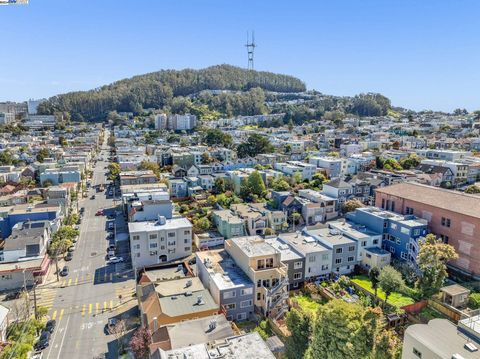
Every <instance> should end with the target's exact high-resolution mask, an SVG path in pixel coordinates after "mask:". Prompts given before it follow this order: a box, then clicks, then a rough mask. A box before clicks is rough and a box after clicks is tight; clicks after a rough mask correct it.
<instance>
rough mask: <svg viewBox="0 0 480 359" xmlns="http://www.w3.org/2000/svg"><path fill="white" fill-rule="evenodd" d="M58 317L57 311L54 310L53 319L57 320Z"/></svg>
mask: <svg viewBox="0 0 480 359" xmlns="http://www.w3.org/2000/svg"><path fill="white" fill-rule="evenodd" d="M56 317H57V311H54V312H53V314H52V319H53V320H55V318H56Z"/></svg>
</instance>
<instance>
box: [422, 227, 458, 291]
mask: <svg viewBox="0 0 480 359" xmlns="http://www.w3.org/2000/svg"><path fill="white" fill-rule="evenodd" d="M419 243H420V251H419V252H418V255H417V263H418V267H419V268H420V270H421V271H422V275H421V276H420V277H419V278H418V281H417V283H416V285H417V288H418V289H419V290H420V291H421V292H422V294H423V296H424V297H426V298H430V297H431V296H432V295H434V294H436V293H438V291H439V290H440V288H441V287H442V285H443V281H444V280H445V278H446V277H447V266H446V263H447V262H449V261H452V260H455V259H457V258H458V255H457V253H456V252H455V249H454V248H453V247H452V246H451V245H450V244H446V243H443V242H442V240H440V239H437V237H436V236H435V235H434V234H427V236H426V237H425V239H423V240H420V241H419Z"/></svg>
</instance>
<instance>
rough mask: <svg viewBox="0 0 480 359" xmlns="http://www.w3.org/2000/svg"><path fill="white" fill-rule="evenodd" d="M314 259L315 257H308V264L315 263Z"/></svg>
mask: <svg viewBox="0 0 480 359" xmlns="http://www.w3.org/2000/svg"><path fill="white" fill-rule="evenodd" d="M316 259H317V257H316V256H310V257H308V261H309V262H310V263H313V262H315V260H316Z"/></svg>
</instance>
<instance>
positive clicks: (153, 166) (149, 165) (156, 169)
mask: <svg viewBox="0 0 480 359" xmlns="http://www.w3.org/2000/svg"><path fill="white" fill-rule="evenodd" d="M138 169H139V170H144V171H148V170H150V171H153V173H154V174H155V176H157V177H160V165H159V164H158V163H156V162H152V161H145V160H144V161H142V162H140V165H139V166H138ZM115 171H116V169H115ZM119 173H120V172H119Z"/></svg>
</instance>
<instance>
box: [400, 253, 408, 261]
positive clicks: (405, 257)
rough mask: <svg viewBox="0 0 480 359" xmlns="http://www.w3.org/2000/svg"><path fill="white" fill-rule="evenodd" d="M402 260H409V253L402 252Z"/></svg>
mask: <svg viewBox="0 0 480 359" xmlns="http://www.w3.org/2000/svg"><path fill="white" fill-rule="evenodd" d="M400 258H402V259H405V260H406V259H407V253H405V252H401V253H400Z"/></svg>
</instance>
